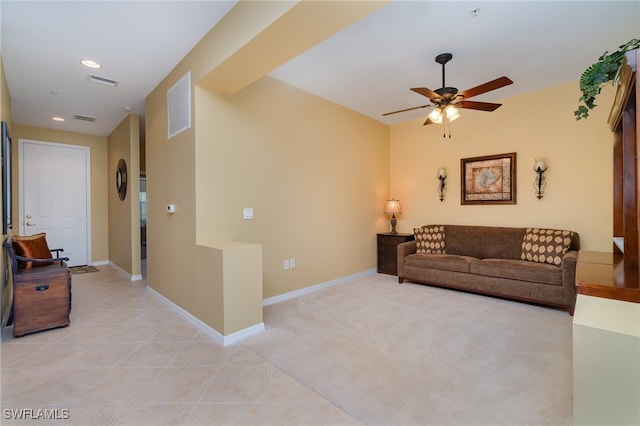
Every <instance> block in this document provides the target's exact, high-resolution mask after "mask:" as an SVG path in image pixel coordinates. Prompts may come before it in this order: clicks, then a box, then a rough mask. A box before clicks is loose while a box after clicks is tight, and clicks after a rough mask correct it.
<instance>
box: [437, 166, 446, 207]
mask: <svg viewBox="0 0 640 426" xmlns="http://www.w3.org/2000/svg"><path fill="white" fill-rule="evenodd" d="M438 179H440V185H438V194H439V195H440V201H444V193H445V192H446V191H447V182H446V180H447V169H445V168H444V167H441V168H439V169H438Z"/></svg>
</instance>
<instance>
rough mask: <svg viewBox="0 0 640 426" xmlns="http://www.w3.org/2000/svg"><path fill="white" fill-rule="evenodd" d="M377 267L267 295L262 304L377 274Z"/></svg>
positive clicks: (265, 304) (266, 304)
mask: <svg viewBox="0 0 640 426" xmlns="http://www.w3.org/2000/svg"><path fill="white" fill-rule="evenodd" d="M377 273H378V271H377V269H369V270H368V271H362V272H358V273H355V274H352V275H347V276H344V277H341V278H337V279H335V280H331V281H326V282H324V283H320V284H315V285H312V286H309V287H305V288H301V289H300V290H295V291H291V292H289V293H284V294H281V295H279V296H273V297H269V298H267V299H264V300H263V301H262V306H269V305H273V304H274V303H280V302H284V301H285V300H291V299H295V298H297V297H300V296H304V295H305V294H309V293H315V292H316V291H320V290H324V289H325V288H329V287H333V286H334V285H339V284H345V283H347V282H349V281H352V280H355V279H359V278H364V277H368V276H371V275H375V274H377Z"/></svg>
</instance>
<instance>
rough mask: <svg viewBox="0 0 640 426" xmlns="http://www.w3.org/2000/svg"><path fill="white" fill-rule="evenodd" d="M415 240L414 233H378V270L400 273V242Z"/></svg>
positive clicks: (385, 272) (387, 272) (394, 273)
mask: <svg viewBox="0 0 640 426" xmlns="http://www.w3.org/2000/svg"><path fill="white" fill-rule="evenodd" d="M412 240H413V234H391V233H384V234H378V272H379V273H381V274H390V275H397V274H398V244H402V243H406V242H407V241H412Z"/></svg>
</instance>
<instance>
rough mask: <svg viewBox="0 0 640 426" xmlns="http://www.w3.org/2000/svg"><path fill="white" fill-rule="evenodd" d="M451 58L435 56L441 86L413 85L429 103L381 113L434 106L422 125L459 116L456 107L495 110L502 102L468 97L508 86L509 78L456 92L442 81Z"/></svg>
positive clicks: (395, 112) (445, 55)
mask: <svg viewBox="0 0 640 426" xmlns="http://www.w3.org/2000/svg"><path fill="white" fill-rule="evenodd" d="M451 58H453V55H452V54H451V53H441V54H439V55H438V56H436V62H437V63H439V64H441V65H442V87H441V88H439V89H437V90H431V89H427V88H426V87H414V88H412V89H411V90H413V91H414V92H416V93H419V94H421V95H423V96H426V97H427V98H429V100H430V101H431V103H430V104H426V105H420V106H416V107H412V108H405V109H401V110H399V111H393V112H387V113H385V114H382V115H391V114H397V113H399V112H406V111H411V110H414V109H420V108H426V107H430V106H435V107H436V108H434V110H433V111H431V113H430V114H429V115H428V116H427V121H425V122H424V125H425V126H426V125H427V124H432V123H437V124H439V123H442V120H443V118H446V119H447V120H448V121H453V120H455V119H456V118H458V117H459V116H460V114H459V112H458V108H466V109H475V110H479V111H489V112H491V111H495V110H496V109H498V108H499V107H500V106H501V105H502V104H495V103H490V102H476V101H469V100H468V99H469V98H472V97H474V96H478V95H481V94H483V93H487V92H490V91H492V90H496V89H500V88H501V87H504V86H508V85H510V84H512V83H513V81H511V79H509V78H507V77H500V78H496V79H495V80H491V81H489V82H487V83H484V84H481V85H479V86H476V87H473V88H471V89H467V90H464V91H462V92H458V89H456V88H455V87H447V86H446V85H445V82H444V77H445V70H444V68H445V64H446V63H447V62H449V61H450V60H451Z"/></svg>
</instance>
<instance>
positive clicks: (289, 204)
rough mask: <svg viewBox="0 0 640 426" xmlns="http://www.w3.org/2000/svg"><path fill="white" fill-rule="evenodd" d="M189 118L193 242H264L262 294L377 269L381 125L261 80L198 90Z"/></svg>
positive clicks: (384, 184) (381, 224)
mask: <svg viewBox="0 0 640 426" xmlns="http://www.w3.org/2000/svg"><path fill="white" fill-rule="evenodd" d="M274 105H277V107H276V108H274ZM196 122H197V123H198V128H197V135H198V137H197V142H196V181H197V183H196V203H197V217H198V220H197V221H196V223H197V228H196V239H197V241H198V242H207V241H211V240H213V241H215V240H216V239H219V238H225V239H230V240H236V241H245V242H253V243H258V244H261V245H263V256H264V297H265V298H267V297H271V296H275V295H280V294H283V293H287V292H290V291H293V290H297V289H299V288H303V287H306V286H309V285H313V284H317V283H320V282H325V281H329V280H332V279H335V278H339V277H343V276H345V275H349V274H353V273H357V272H361V271H364V270H368V269H373V268H375V267H376V257H375V234H376V232H380V231H384V230H386V221H385V218H384V217H382V215H381V214H380V212H381V211H382V209H383V208H384V201H385V200H386V197H387V196H388V195H389V193H388V177H389V171H388V170H389V165H388V153H389V148H388V146H389V145H388V127H387V126H385V125H382V124H380V123H378V122H375V121H373V120H371V119H368V118H366V117H363V116H361V115H359V114H356V113H354V112H352V111H349V110H347V109H345V108H342V107H339V106H337V105H335V104H332V103H330V102H327V101H326V100H324V99H322V98H319V97H317V96H314V95H311V94H309V93H306V92H303V91H301V90H299V89H296V88H294V87H292V86H289V85H287V84H284V83H282V82H280V81H278V80H275V79H271V78H268V77H265V78H263V79H261V80H259V81H258V82H256V83H254V84H253V85H251V86H249V87H248V88H246V89H244V90H243V91H241V92H239V93H238V94H236V95H234V96H232V97H224V96H216V95H215V94H213V93H211V92H208V91H206V90H204V89H202V90H197V91H196ZM245 207H249V208H253V209H254V215H255V218H254V219H253V220H244V219H243V208H245ZM292 257H293V258H295V259H296V268H295V269H294V270H289V271H285V270H284V269H283V262H284V260H285V259H288V258H292ZM328 265H331V267H328Z"/></svg>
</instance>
